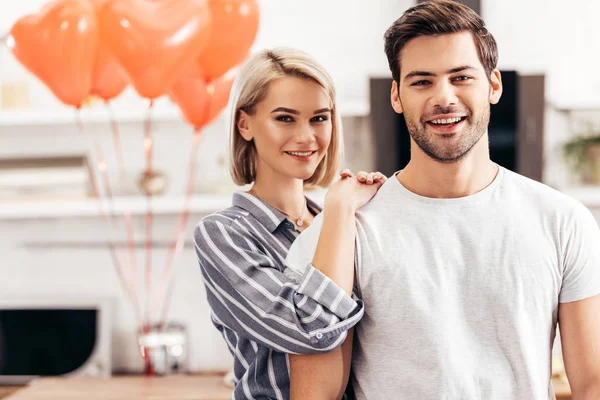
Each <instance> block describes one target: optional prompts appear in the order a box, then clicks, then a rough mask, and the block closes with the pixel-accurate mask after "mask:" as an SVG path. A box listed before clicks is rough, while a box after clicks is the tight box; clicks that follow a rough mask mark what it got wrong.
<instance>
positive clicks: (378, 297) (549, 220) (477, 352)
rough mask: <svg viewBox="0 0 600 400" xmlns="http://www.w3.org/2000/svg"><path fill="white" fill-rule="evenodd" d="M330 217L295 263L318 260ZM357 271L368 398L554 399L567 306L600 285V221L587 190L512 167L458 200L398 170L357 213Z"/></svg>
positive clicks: (307, 235) (361, 391) (358, 360)
mask: <svg viewBox="0 0 600 400" xmlns="http://www.w3.org/2000/svg"><path fill="white" fill-rule="evenodd" d="M325 212H326V211H325ZM321 224H322V216H319V217H317V218H316V219H315V221H314V222H313V224H312V225H311V226H310V227H309V228H308V229H307V230H305V231H304V232H303V233H302V234H301V235H300V236H299V237H298V238H297V239H296V241H295V242H294V244H293V245H292V248H291V249H290V252H289V254H288V258H287V264H288V267H289V268H291V269H292V270H295V271H297V272H301V270H302V269H303V268H304V267H305V265H307V264H308V263H310V262H311V260H312V256H313V255H314V251H315V248H316V243H317V240H318V235H319V231H320V227H321ZM356 278H357V285H358V290H359V295H360V297H361V298H362V299H363V300H364V302H365V315H364V317H363V319H362V321H361V322H360V323H359V324H358V325H357V327H356V330H355V333H356V339H355V340H356V342H355V347H354V354H353V360H352V367H353V372H354V382H353V383H354V390H355V392H356V395H357V398H358V399H369V400H370V399H411V400H412V399H423V400H425V399H427V400H429V399H452V400H455V399H469V400H474V399H482V400H483V399H485V400H495V399H498V400H500V399H502V400H505V399H523V400H537V399H540V400H546V399H554V398H555V396H554V390H553V388H552V384H551V380H550V378H551V357H552V344H553V342H554V337H555V333H556V324H557V315H558V305H559V303H561V302H571V301H576V300H581V299H585V298H587V297H591V296H594V295H596V294H598V293H600V229H599V228H598V224H597V223H596V221H595V219H594V217H593V216H592V214H591V213H590V212H589V210H587V209H586V208H585V207H584V206H583V205H582V204H580V203H579V202H577V201H576V200H574V199H572V198H569V197H567V196H566V195H564V194H562V193H560V192H558V191H555V190H554V189H551V188H549V187H547V186H545V185H543V184H541V183H538V182H535V181H533V180H530V179H528V178H525V177H523V176H520V175H518V174H516V173H514V172H511V171H509V170H506V169H504V168H500V170H499V173H498V175H497V176H496V178H495V180H494V181H493V183H492V184H490V185H489V186H488V187H486V188H485V189H484V190H482V191H480V192H478V193H476V194H474V195H471V196H467V197H463V198H456V199H433V198H426V197H422V196H419V195H417V194H415V193H412V192H410V191H409V190H407V189H406V188H405V187H403V186H402V185H401V184H400V183H399V182H398V180H397V179H396V178H395V176H394V177H391V178H390V179H389V180H388V181H387V182H386V183H385V184H384V185H383V187H382V188H381V189H380V190H379V192H378V193H377V195H376V196H375V197H374V198H373V200H372V201H371V202H370V203H369V204H367V205H366V206H365V207H363V208H362V209H361V210H359V212H358V213H357V277H356Z"/></svg>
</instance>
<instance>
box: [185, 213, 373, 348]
mask: <svg viewBox="0 0 600 400" xmlns="http://www.w3.org/2000/svg"><path fill="white" fill-rule="evenodd" d="M246 236H247V235H245V234H244V232H243V231H241V230H240V229H236V227H232V224H231V223H229V222H227V221H221V220H219V219H217V218H205V219H203V220H202V221H201V222H200V224H199V225H198V227H197V228H196V230H195V232H194V239H195V245H196V253H197V256H198V261H199V264H200V268H201V271H202V275H203V278H204V283H205V286H206V289H207V296H208V300H209V303H210V305H211V308H212V311H213V313H214V314H215V315H216V316H217V317H218V319H219V320H220V321H222V322H223V323H224V324H226V325H228V326H229V327H230V328H232V329H234V330H235V331H236V332H239V333H241V334H243V335H246V336H247V337H248V338H249V339H251V340H254V341H256V342H258V343H261V344H263V345H264V346H267V347H269V348H272V349H274V350H277V351H281V352H286V353H295V354H311V353H321V352H328V351H331V350H333V349H334V348H336V347H337V346H339V345H341V344H342V343H343V341H344V339H345V338H346V334H347V331H348V329H350V328H352V327H353V326H354V325H356V323H357V322H358V321H359V320H360V319H361V318H362V316H363V313H364V306H363V303H362V301H361V300H358V299H357V298H356V297H350V296H348V295H347V294H346V292H345V291H344V290H343V289H342V288H340V287H339V286H338V285H336V284H335V282H333V281H332V280H331V279H329V278H328V277H327V276H325V275H323V274H322V273H321V272H320V271H318V270H317V269H315V268H313V267H312V266H309V267H308V268H307V269H306V271H305V273H304V275H302V276H300V277H299V278H298V279H295V278H294V277H290V276H287V275H286V274H284V273H283V272H281V271H280V270H279V269H278V268H277V267H276V265H277V263H278V262H279V261H277V260H276V258H274V257H273V256H272V255H271V254H267V252H266V251H262V250H261V249H259V248H258V247H257V246H255V245H253V244H252V241H251V240H249V238H248V237H246Z"/></svg>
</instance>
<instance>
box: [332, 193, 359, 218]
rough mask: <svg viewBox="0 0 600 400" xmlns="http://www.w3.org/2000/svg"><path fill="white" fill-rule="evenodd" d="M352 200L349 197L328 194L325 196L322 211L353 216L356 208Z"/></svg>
mask: <svg viewBox="0 0 600 400" xmlns="http://www.w3.org/2000/svg"><path fill="white" fill-rule="evenodd" d="M354 203H355V202H354V199H352V198H350V197H344V196H340V195H338V194H337V193H331V192H328V193H327V195H326V196H325V204H324V210H325V211H326V212H327V211H328V212H330V213H331V212H333V211H335V212H340V213H342V214H346V213H347V214H349V215H352V216H354V213H355V212H356V206H355V204H354Z"/></svg>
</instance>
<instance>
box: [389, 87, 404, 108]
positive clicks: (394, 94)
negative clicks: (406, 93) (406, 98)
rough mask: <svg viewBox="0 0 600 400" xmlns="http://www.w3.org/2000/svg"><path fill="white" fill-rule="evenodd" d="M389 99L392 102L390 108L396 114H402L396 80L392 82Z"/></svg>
mask: <svg viewBox="0 0 600 400" xmlns="http://www.w3.org/2000/svg"><path fill="white" fill-rule="evenodd" d="M390 100H391V102H392V108H393V109H394V111H396V112H397V113H398V114H402V113H403V112H404V108H403V107H402V102H401V101H400V88H399V87H398V82H396V81H394V82H392V91H391V93H390Z"/></svg>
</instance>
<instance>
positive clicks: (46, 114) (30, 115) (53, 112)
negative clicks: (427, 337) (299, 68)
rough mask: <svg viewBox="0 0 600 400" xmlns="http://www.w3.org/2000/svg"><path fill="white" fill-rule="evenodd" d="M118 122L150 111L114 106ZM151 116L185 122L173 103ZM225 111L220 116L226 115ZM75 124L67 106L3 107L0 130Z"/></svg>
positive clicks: (94, 117)
mask: <svg viewBox="0 0 600 400" xmlns="http://www.w3.org/2000/svg"><path fill="white" fill-rule="evenodd" d="M338 107H339V108H340V113H341V115H342V116H343V117H361V116H367V115H369V113H370V107H369V102H368V100H366V99H365V100H361V99H350V100H347V101H340V102H339V103H338ZM111 108H112V110H113V115H114V118H115V121H117V122H118V123H126V122H142V121H144V120H145V119H146V116H147V111H146V110H145V109H143V108H139V109H135V110H127V109H122V108H117V107H115V106H113V107H111ZM150 115H151V119H152V121H154V122H183V121H184V120H183V116H182V114H181V112H180V110H179V109H178V108H177V107H176V106H175V105H174V104H168V103H164V104H160V105H158V104H157V105H156V106H155V107H154V108H153V109H152V111H151V114H150ZM223 116H224V113H222V114H221V116H220V118H223ZM81 120H82V122H83V123H84V124H89V123H108V122H109V113H108V110H107V109H106V107H104V106H103V105H102V104H99V105H95V106H93V107H86V108H82V109H81ZM68 124H75V110H74V109H73V108H67V107H60V108H59V107H57V108H56V109H51V108H42V109H35V108H30V109H20V110H19V109H15V110H2V109H0V129H2V128H3V127H19V126H40V125H47V126H48V125H50V126H51V125H68Z"/></svg>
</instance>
